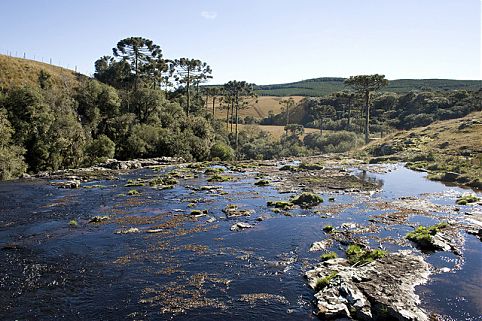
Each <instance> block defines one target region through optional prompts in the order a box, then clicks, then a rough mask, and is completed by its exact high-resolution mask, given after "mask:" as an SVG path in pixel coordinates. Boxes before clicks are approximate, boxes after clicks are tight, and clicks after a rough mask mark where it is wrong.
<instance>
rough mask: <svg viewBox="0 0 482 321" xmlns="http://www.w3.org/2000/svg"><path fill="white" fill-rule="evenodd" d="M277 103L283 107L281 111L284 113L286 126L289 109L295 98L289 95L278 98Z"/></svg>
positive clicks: (288, 118) (288, 120)
mask: <svg viewBox="0 0 482 321" xmlns="http://www.w3.org/2000/svg"><path fill="white" fill-rule="evenodd" d="M279 104H280V105H282V106H283V107H284V108H283V111H284V112H285V114H286V126H288V125H289V123H290V109H291V108H293V106H294V105H295V100H294V99H293V98H292V97H290V98H288V99H282V100H280V102H279Z"/></svg>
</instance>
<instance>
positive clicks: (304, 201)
mask: <svg viewBox="0 0 482 321" xmlns="http://www.w3.org/2000/svg"><path fill="white" fill-rule="evenodd" d="M291 202H292V203H293V204H296V205H299V206H301V207H313V206H316V205H318V204H320V203H323V198H322V197H321V196H320V195H317V194H315V193H308V192H304V193H301V194H300V195H298V196H296V197H294V198H293V199H292V200H291Z"/></svg>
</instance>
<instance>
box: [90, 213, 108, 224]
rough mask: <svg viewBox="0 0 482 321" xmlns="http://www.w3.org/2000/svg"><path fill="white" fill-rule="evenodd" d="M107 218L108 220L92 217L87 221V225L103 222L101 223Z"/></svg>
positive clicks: (98, 216)
mask: <svg viewBox="0 0 482 321" xmlns="http://www.w3.org/2000/svg"><path fill="white" fill-rule="evenodd" d="M109 218H110V217H109V216H105V215H97V216H94V217H92V218H91V219H90V220H89V223H100V222H103V221H107V220H108V219H109Z"/></svg>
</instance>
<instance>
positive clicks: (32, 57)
mask: <svg viewBox="0 0 482 321" xmlns="http://www.w3.org/2000/svg"><path fill="white" fill-rule="evenodd" d="M0 54H3V55H5V56H9V57H14V58H22V59H28V60H34V61H37V62H43V63H46V64H49V65H52V66H57V67H62V68H65V69H69V70H72V71H74V72H76V73H77V72H80V71H78V70H77V66H73V68H71V66H70V65H66V66H65V65H62V63H61V61H60V60H53V59H52V58H46V57H44V56H41V55H36V54H31V53H27V52H19V51H13V50H5V49H0Z"/></svg>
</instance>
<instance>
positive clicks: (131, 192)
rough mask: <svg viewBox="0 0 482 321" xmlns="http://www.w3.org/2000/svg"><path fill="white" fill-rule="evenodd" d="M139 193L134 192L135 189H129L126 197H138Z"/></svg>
mask: <svg viewBox="0 0 482 321" xmlns="http://www.w3.org/2000/svg"><path fill="white" fill-rule="evenodd" d="M140 194H141V193H140V192H139V191H138V190H136V189H131V190H130V191H128V192H127V195H130V196H134V195H140Z"/></svg>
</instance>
